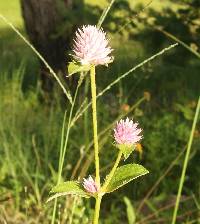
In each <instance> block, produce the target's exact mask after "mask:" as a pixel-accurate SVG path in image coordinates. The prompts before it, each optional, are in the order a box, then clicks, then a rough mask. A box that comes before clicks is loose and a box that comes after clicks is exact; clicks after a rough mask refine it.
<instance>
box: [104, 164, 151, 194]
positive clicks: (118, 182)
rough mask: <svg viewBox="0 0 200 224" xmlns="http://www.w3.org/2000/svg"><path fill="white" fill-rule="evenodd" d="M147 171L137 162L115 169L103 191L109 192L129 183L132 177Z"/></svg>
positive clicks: (134, 177)
mask: <svg viewBox="0 0 200 224" xmlns="http://www.w3.org/2000/svg"><path fill="white" fill-rule="evenodd" d="M147 173H149V171H148V170H147V169H145V168H144V167H143V166H141V165H139V164H127V165H124V166H120V167H118V168H117V169H116V171H115V174H114V176H113V177H112V179H111V181H110V183H109V184H108V186H107V188H106V190H105V193H110V192H113V191H115V190H117V189H118V188H120V187H122V186H124V185H125V184H127V183H129V182H130V181H132V180H133V179H136V178H138V177H140V176H143V175H145V174H147Z"/></svg>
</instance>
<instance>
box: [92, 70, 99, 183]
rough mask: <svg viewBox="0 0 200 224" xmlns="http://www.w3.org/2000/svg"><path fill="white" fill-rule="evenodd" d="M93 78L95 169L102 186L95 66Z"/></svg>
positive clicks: (97, 180) (97, 179)
mask: <svg viewBox="0 0 200 224" xmlns="http://www.w3.org/2000/svg"><path fill="white" fill-rule="evenodd" d="M90 78H91V93H92V119H93V135H94V156H95V169H96V183H97V185H99V186H100V175H99V147H98V134H97V105H96V97H97V96H96V81H95V66H92V67H91V69H90Z"/></svg>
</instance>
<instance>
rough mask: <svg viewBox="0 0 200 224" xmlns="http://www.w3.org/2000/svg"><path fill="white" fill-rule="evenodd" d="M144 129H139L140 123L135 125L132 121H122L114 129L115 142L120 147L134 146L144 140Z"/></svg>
mask: <svg viewBox="0 0 200 224" xmlns="http://www.w3.org/2000/svg"><path fill="white" fill-rule="evenodd" d="M141 131H142V129H141V128H138V123H133V121H132V120H129V118H126V120H120V121H119V122H118V123H117V125H116V128H115V129H114V138H115V142H116V143H117V144H118V145H128V146H131V145H134V144H136V143H137V142H139V141H140V140H141V139H142V135H140V133H141Z"/></svg>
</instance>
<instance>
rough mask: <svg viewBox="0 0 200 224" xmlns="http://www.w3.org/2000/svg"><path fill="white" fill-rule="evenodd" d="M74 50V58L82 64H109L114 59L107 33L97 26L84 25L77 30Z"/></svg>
mask: <svg viewBox="0 0 200 224" xmlns="http://www.w3.org/2000/svg"><path fill="white" fill-rule="evenodd" d="M75 35H76V37H75V39H74V45H73V52H74V58H75V59H76V60H78V61H79V62H80V63H81V64H82V65H107V64H109V63H110V62H112V61H113V58H112V57H110V56H109V54H110V53H111V52H112V49H111V47H109V46H108V40H107V38H106V33H105V32H104V31H103V30H102V29H98V28H97V27H96V26H91V25H87V26H83V27H82V28H81V29H78V31H77V32H76V34H75Z"/></svg>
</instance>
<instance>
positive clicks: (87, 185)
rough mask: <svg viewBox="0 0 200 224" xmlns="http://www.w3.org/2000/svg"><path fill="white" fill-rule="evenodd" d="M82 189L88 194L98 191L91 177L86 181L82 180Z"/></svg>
mask: <svg viewBox="0 0 200 224" xmlns="http://www.w3.org/2000/svg"><path fill="white" fill-rule="evenodd" d="M83 187H84V188H85V190H86V191H87V192H88V193H92V194H94V193H96V192H97V191H98V190H99V186H98V185H97V184H96V183H95V181H94V180H93V178H92V177H91V176H89V177H88V178H87V179H85V178H83Z"/></svg>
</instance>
